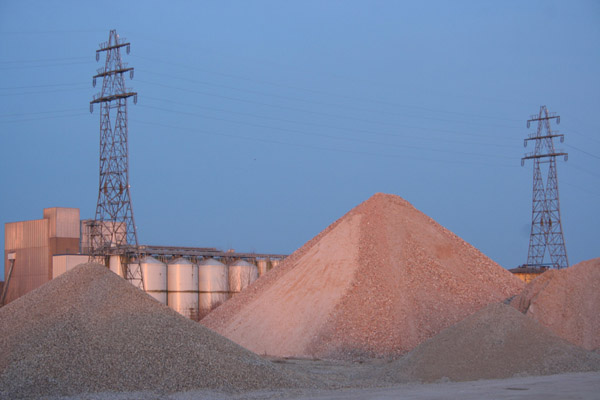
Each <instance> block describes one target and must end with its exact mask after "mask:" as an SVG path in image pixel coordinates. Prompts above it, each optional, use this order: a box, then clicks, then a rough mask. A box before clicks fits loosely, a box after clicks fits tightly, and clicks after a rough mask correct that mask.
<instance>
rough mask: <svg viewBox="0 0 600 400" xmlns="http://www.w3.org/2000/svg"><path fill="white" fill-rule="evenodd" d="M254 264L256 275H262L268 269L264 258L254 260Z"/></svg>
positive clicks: (267, 263)
mask: <svg viewBox="0 0 600 400" xmlns="http://www.w3.org/2000/svg"><path fill="white" fill-rule="evenodd" d="M256 266H257V267H258V276H263V275H264V274H266V273H267V271H268V270H269V269H268V267H269V262H268V260H266V259H264V258H263V259H260V260H256Z"/></svg>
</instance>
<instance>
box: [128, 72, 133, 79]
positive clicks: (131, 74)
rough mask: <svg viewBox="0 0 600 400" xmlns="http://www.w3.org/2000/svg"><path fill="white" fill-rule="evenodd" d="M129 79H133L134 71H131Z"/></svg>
mask: <svg viewBox="0 0 600 400" xmlns="http://www.w3.org/2000/svg"><path fill="white" fill-rule="evenodd" d="M129 79H133V70H130V71H129Z"/></svg>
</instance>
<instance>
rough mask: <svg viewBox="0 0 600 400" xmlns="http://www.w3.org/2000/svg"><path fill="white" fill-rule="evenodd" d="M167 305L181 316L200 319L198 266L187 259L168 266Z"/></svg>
mask: <svg viewBox="0 0 600 400" xmlns="http://www.w3.org/2000/svg"><path fill="white" fill-rule="evenodd" d="M167 289H168V300H167V304H168V305H169V307H171V308H172V309H173V310H175V311H177V312H178V313H180V314H181V315H183V316H185V317H188V318H191V319H194V320H197V319H198V266H197V265H196V264H194V263H192V262H191V261H189V260H187V259H185V258H178V259H176V260H173V261H171V262H170V263H169V264H168V265H167Z"/></svg>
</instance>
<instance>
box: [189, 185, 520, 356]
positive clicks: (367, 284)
mask: <svg viewBox="0 0 600 400" xmlns="http://www.w3.org/2000/svg"><path fill="white" fill-rule="evenodd" d="M523 286H524V285H523V283H522V282H521V281H520V280H519V279H518V278H516V277H514V276H513V275H512V274H511V273H510V272H508V271H506V270H505V269H504V268H502V267H500V266H499V265H497V264H496V263H494V262H493V261H492V260H490V259H489V258H487V257H486V256H485V255H483V254H482V253H481V252H480V251H478V250H477V249H475V248H474V247H473V246H471V245H469V244H468V243H466V242H464V241H463V240H462V239H460V238H459V237H458V236H456V235H455V234H453V233H452V232H450V231H448V230H447V229H445V228H444V227H442V226H440V225H439V224H437V223H436V222H435V221H433V220H432V219H431V218H429V217H427V216H426V215H425V214H423V213H421V212H420V211H418V210H416V209H415V208H414V207H413V206H412V205H410V203H408V202H407V201H405V200H403V199H402V198H400V197H398V196H393V195H386V194H380V193H379V194H375V195H374V196H372V197H371V198H370V199H369V200H367V201H365V202H364V203H362V204H360V205H359V206H357V207H355V208H354V209H352V210H351V211H350V212H348V213H347V214H346V215H344V216H343V217H342V218H340V219H339V220H337V221H336V222H334V223H333V224H332V225H331V226H329V227H328V228H327V229H325V230H324V231H323V232H321V233H320V234H319V235H317V236H316V237H315V238H313V239H312V240H310V241H309V242H308V243H306V244H305V245H304V246H303V247H302V248H300V249H299V250H297V251H296V252H294V253H293V254H292V255H291V256H290V257H288V258H287V259H286V260H285V261H284V262H283V264H282V266H281V267H279V268H278V269H277V270H273V271H271V272H269V273H268V274H266V275H265V276H264V277H261V278H260V279H259V280H258V281H257V282H256V283H255V284H253V285H252V286H250V287H249V288H248V289H246V290H245V291H244V292H242V293H240V294H239V295H237V296H236V297H234V298H233V299H231V300H229V301H228V302H227V303H225V304H223V305H221V306H220V307H219V308H217V309H216V310H215V311H213V312H212V313H211V314H209V315H208V316H207V317H206V318H205V319H203V320H202V321H201V323H203V324H205V325H206V326H208V327H209V328H211V329H214V330H215V331H217V332H219V333H220V334H222V335H224V336H226V337H228V338H230V339H231V340H233V341H235V342H236V343H239V344H240V345H242V346H244V347H246V348H248V349H250V350H252V351H254V352H256V353H258V354H268V355H271V356H280V357H286V356H295V357H315V358H329V359H347V360H358V359H364V358H369V357H382V358H388V357H399V356H400V355H402V354H404V353H406V352H408V351H410V350H412V349H413V348H414V347H415V346H417V345H418V344H419V343H421V342H423V341H425V340H427V339H428V338H430V337H432V336H434V335H435V334H437V333H438V332H440V331H441V330H443V329H444V328H447V327H449V326H451V325H452V324H454V323H456V322H458V321H460V320H462V319H463V318H465V317H466V316H468V315H470V314H472V313H474V312H475V311H477V310H479V309H481V308H482V307H484V306H485V305H487V304H489V303H493V302H499V301H503V300H505V299H506V298H508V297H510V296H513V295H516V294H517V293H519V292H520V290H521V289H522V288H523Z"/></svg>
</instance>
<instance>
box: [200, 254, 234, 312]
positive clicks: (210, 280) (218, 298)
mask: <svg viewBox="0 0 600 400" xmlns="http://www.w3.org/2000/svg"><path fill="white" fill-rule="evenodd" d="M198 289H199V292H200V295H199V300H200V302H199V305H200V306H199V309H200V312H199V314H200V315H199V317H200V318H202V317H204V316H205V315H206V314H208V313H209V312H210V311H211V310H213V309H214V308H216V307H218V306H219V305H220V304H221V303H224V302H225V301H226V300H227V299H228V298H229V269H228V268H227V266H226V265H225V264H223V263H221V262H219V261H217V260H215V259H214V258H207V259H206V260H202V261H201V262H200V263H199V264H198Z"/></svg>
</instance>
